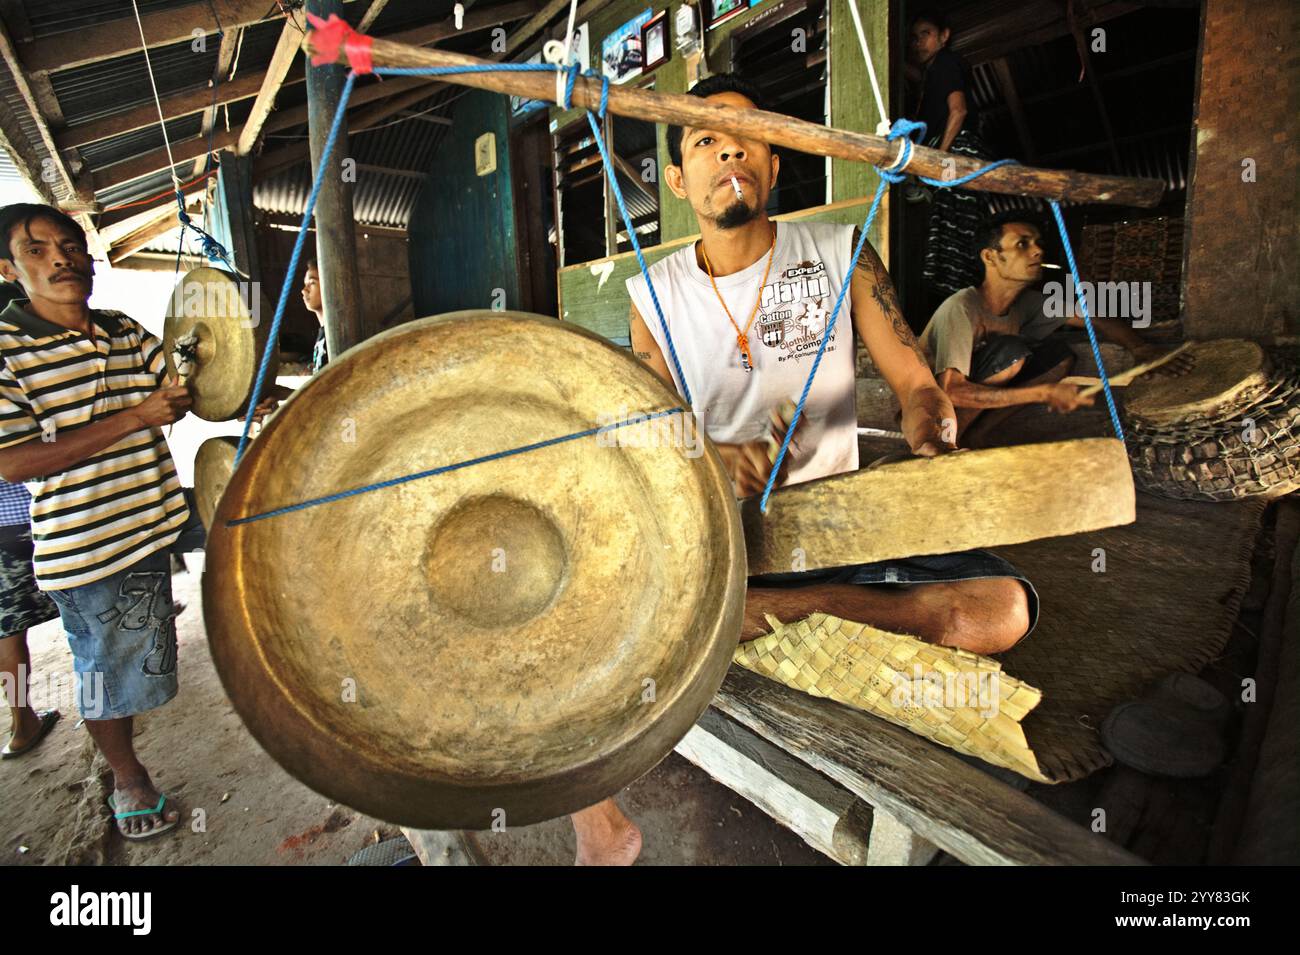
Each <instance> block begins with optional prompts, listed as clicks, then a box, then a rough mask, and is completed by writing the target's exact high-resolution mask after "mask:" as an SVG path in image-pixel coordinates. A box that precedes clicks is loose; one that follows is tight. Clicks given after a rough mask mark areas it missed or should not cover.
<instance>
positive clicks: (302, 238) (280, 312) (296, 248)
mask: <svg viewBox="0 0 1300 955" xmlns="http://www.w3.org/2000/svg"><path fill="white" fill-rule="evenodd" d="M356 80H357V74H356V73H354V72H352V71H351V70H349V71H348V77H347V79H346V80H345V81H344V83H343V92H342V93H341V94H340V95H339V105H338V108H337V109H335V110H334V121H333V122H332V123H331V124H330V132H329V135H328V136H327V137H325V146H324V148H323V149H321V157H320V165H319V166H318V167H317V169H316V175H315V177H314V178H313V180H312V184H311V192H310V193H308V195H307V208H306V210H305V211H304V212H303V214H302V226H301V228H299V229H298V238H297V239H295V240H294V243H293V254H292V255H290V256H289V268H288V271H287V272H286V273H285V276H284V284H283V285H282V286H280V299H279V301H277V302H276V303H275V318H274V319H272V321H271V331H270V334H269V335H268V337H267V339H266V349H265V350H264V351H263V352H262V363H261V364H260V365H258V367H257V380H256V381H254V383H253V394H252V397H250V398H249V399H248V413H247V415H245V417H244V429H243V431H241V432H240V435H239V447H237V448H236V449H235V465H234V466H235V467H239V461H240V458H242V457H243V456H244V448H245V447H247V446H248V429H249V428H250V427H252V424H253V411H254V409H256V408H257V399H258V398H260V397H261V395H262V386H263V384H265V382H266V370H267V368H268V367H269V366H270V364H271V355H272V353H273V352H274V351H275V347H274V346H275V343H276V342H278V341H279V340H280V323H281V322H282V321H284V309H285V306H286V305H288V303H289V289H291V288H292V287H293V277H294V276H295V275H297V274H298V260H299V259H300V258H302V249H303V245H304V244H305V243H306V241H307V225H308V223H310V222H311V216H312V212H313V210H315V208H316V200H317V198H319V197H320V190H321V185H322V183H324V181H325V169H326V167H327V165H328V164H329V158H330V154H331V153H333V152H334V144H335V142H337V140H338V138H339V127H340V126H342V125H343V117H344V115H345V114H346V113H347V109H348V99H349V97H351V96H352V87H353V86H354V85H355V84H356Z"/></svg>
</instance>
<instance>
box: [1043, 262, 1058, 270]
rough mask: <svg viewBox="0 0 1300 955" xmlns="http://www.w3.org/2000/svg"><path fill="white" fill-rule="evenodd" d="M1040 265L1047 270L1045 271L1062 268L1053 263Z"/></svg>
mask: <svg viewBox="0 0 1300 955" xmlns="http://www.w3.org/2000/svg"><path fill="white" fill-rule="evenodd" d="M1039 264H1040V265H1041V266H1042V267H1043V268H1045V269H1059V268H1060V266H1059V265H1053V264H1052V263H1051V262H1040V263H1039Z"/></svg>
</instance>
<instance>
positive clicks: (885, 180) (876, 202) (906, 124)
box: [759, 119, 1124, 514]
mask: <svg viewBox="0 0 1300 955" xmlns="http://www.w3.org/2000/svg"><path fill="white" fill-rule="evenodd" d="M913 133H917V134H919V135H920V136H924V135H925V123H918V122H913V121H912V120H907V119H900V120H898V121H896V122H895V123H894V125H893V127H892V128H891V129H890V131H889V136H888V138H889V139H891V140H894V139H901V140H902V145H901V146H900V151H899V158H898V159H897V160H896V161H895V164H896V165H897V166H898V170H897V171H890V170H886V169H879V168H878V169H877V170H876V172H877V173H878V174H879V175H880V184H879V185H878V186H877V187H876V195H875V198H874V199H872V200H871V208H870V209H868V210H867V220H866V222H865V223H863V225H862V234H861V235H860V236H859V237H858V245H857V248H855V249H854V250H853V258H852V260H851V261H850V262H849V271H848V274H847V275H845V276H844V281H843V282H841V283H840V293H839V295H838V296H837V297H836V299H835V307H834V309H832V311H831V317H830V318H829V319H828V320H827V322H826V330H825V331H824V332H823V333H822V340H821V344H820V345H819V346H818V348H817V355H816V357H815V358H814V359H813V363H812V368H810V369H809V371H808V380H807V381H805V382H804V386H803V392H802V394H800V395H799V402H798V404H796V405H795V409H794V418H793V419H792V420H791V421H790V426H789V427H788V428H786V431H785V437H784V438H783V439H782V440H781V448H780V450H779V451H778V452H777V455H776V460H775V462H774V463H773V465H772V473H771V474H769V475H768V476H767V484H766V485H764V487H763V497H762V499H761V500H760V501H759V510H760V511H761V512H762V513H763V514H766V513H767V500H768V498H769V497H771V496H772V489H773V487H774V486H775V485H776V478H777V475H778V474H780V473H781V464H782V462H783V461H785V455H786V452H787V451H788V450H789V448H790V440H791V439H792V438H793V437H794V432H795V428H796V427H797V426H798V424H799V419H800V418H802V417H803V408H804V404H805V403H806V402H807V401H808V393H809V392H810V391H811V390H812V383H813V378H814V377H815V376H816V374H817V368H818V366H820V365H821V361H822V355H823V354H824V353H825V351H826V343H827V342H828V341H830V337H831V334H832V333H833V332H834V331H835V322H836V320H837V318H838V317H839V314H840V308H841V306H842V305H843V304H844V296H845V293H846V292H847V291H848V289H849V286H850V284H851V283H852V281H853V270H854V269H856V268H857V265H858V256H860V255H861V254H862V247H863V244H864V243H865V242H866V241H867V232H868V231H869V230H870V229H871V223H872V222H873V221H874V220H875V218H876V211H877V210H878V209H879V208H880V200H881V197H882V196H883V195H884V192H885V189H886V187H887V186H888V184H889V183H891V182H894V183H897V182H902V181H903V180H904V179H906V178H907V173H905V172H903V171H902V170H903V169H905V168H906V167H907V163H908V160H909V159H910V158H911V155H912V141H911V139H910V138H909V137H910V136H911V135H912V134H913ZM1015 162H1016V161H1015V160H1014V159H1001V160H998V161H997V162H994V163H989V164H988V165H987V166H981V167H980V168H979V169H976V170H975V171H974V172H971V173H968V174H967V175H965V176H961V177H959V178H957V179H946V180H945V179H928V178H926V177H924V176H919V177H918V178H919V179H921V180H922V181H923V182H927V183H929V184H930V185H932V186H937V187H938V188H940V189H954V188H956V187H957V186H960V185H963V184H965V183H968V182H970V181H971V180H972V179H978V178H979V177H980V176H983V175H984V174H985V173H988V172H991V171H992V170H994V169H997V168H998V167H999V166H1007V165H1014V164H1015ZM1052 208H1053V211H1056V203H1055V201H1053V203H1052ZM1056 218H1057V225H1058V226H1059V227H1060V230H1061V240H1062V241H1063V242H1064V243H1065V250H1066V255H1067V256H1068V257H1069V260H1070V268H1071V270H1072V271H1073V270H1074V253H1073V252H1072V251H1071V250H1070V239H1069V237H1068V236H1067V235H1066V234H1065V223H1064V221H1062V219H1061V217H1060V213H1059V212H1057V216H1056ZM1075 282H1076V286H1077V283H1078V277H1077V273H1076V277H1075ZM1084 313H1085V314H1084V320H1085V322H1087V325H1088V335H1089V337H1091V338H1092V339H1093V353H1094V355H1095V356H1096V358H1097V365H1098V367H1100V366H1101V353H1100V352H1099V351H1098V350H1097V342H1096V338H1095V337H1093V331H1092V323H1091V322H1090V321H1088V320H1087V309H1086V307H1085V309H1084ZM1101 375H1102V384H1103V387H1104V388H1105V389H1106V400H1107V402H1110V403H1111V420H1112V422H1113V423H1114V425H1115V433H1116V434H1117V435H1118V436H1119V438H1120V440H1121V441H1122V440H1123V439H1124V435H1123V431H1121V430H1120V427H1119V416H1118V415H1117V414H1116V413H1115V406H1114V403H1113V402H1111V397H1110V384H1109V382H1108V381H1107V379H1106V371H1105V369H1104V368H1103V369H1102V372H1101Z"/></svg>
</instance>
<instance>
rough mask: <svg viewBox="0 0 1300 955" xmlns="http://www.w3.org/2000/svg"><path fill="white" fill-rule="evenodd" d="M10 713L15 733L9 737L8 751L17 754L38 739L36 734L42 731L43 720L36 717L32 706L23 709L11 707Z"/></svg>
mask: <svg viewBox="0 0 1300 955" xmlns="http://www.w3.org/2000/svg"><path fill="white" fill-rule="evenodd" d="M9 713H10V715H11V716H12V721H11V722H12V724H13V733H12V734H11V735H10V737H9V745H8V747H7V748H8V749H9V750H10V751H11V752H17V751H18V750H20V749H23V748H24V747H26V746H27V744H28V743H30V742H31V741H32V740H34V739H35V738H36V734H37V733H39V732H40V731H41V718H40V717H39V716H37V715H36V711H35V710H34V709H32V708H31V707H30V706H25V707H23V708H22V709H18V708H17V707H11V708H10V709H9Z"/></svg>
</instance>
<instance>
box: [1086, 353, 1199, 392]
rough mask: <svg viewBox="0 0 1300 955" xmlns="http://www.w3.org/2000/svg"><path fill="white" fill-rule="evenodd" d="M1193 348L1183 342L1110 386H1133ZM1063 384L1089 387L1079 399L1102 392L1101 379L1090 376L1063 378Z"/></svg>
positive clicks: (1129, 371) (1114, 381)
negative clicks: (1151, 372) (1148, 374)
mask: <svg viewBox="0 0 1300 955" xmlns="http://www.w3.org/2000/svg"><path fill="white" fill-rule="evenodd" d="M1191 347H1192V343H1191V342H1183V344H1181V345H1179V346H1178V347H1177V348H1175V349H1174V350H1173V351H1171V352H1169V353H1167V354H1164V355H1161V356H1160V357H1159V358H1156V359H1153V360H1152V361H1148V362H1146V363H1144V364H1141V365H1134V366H1133V367H1132V368H1130V369H1129V370H1128V371H1122V372H1120V373H1119V374H1118V375H1114V376H1112V377H1111V379H1110V386H1111V387H1112V388H1124V387H1126V386H1127V385H1130V384H1132V383H1133V381H1134V379H1136V378H1140V377H1141V376H1143V375H1145V374H1146V373H1147V372H1149V371H1152V370H1154V369H1156V368H1159V367H1160V366H1161V365H1163V364H1164V363H1165V362H1167V361H1169V360H1170V359H1172V358H1174V357H1175V356H1176V355H1180V354H1182V353H1183V352H1184V351H1186V350H1187V349H1188V348H1191ZM1061 384H1064V385H1086V386H1087V387H1085V388H1084V389H1083V390H1082V391H1081V392H1079V397H1081V398H1088V397H1091V396H1092V395H1095V394H1097V392H1099V391H1101V379H1100V378H1094V377H1091V376H1089V375H1071V376H1069V377H1068V378H1062V379H1061Z"/></svg>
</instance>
